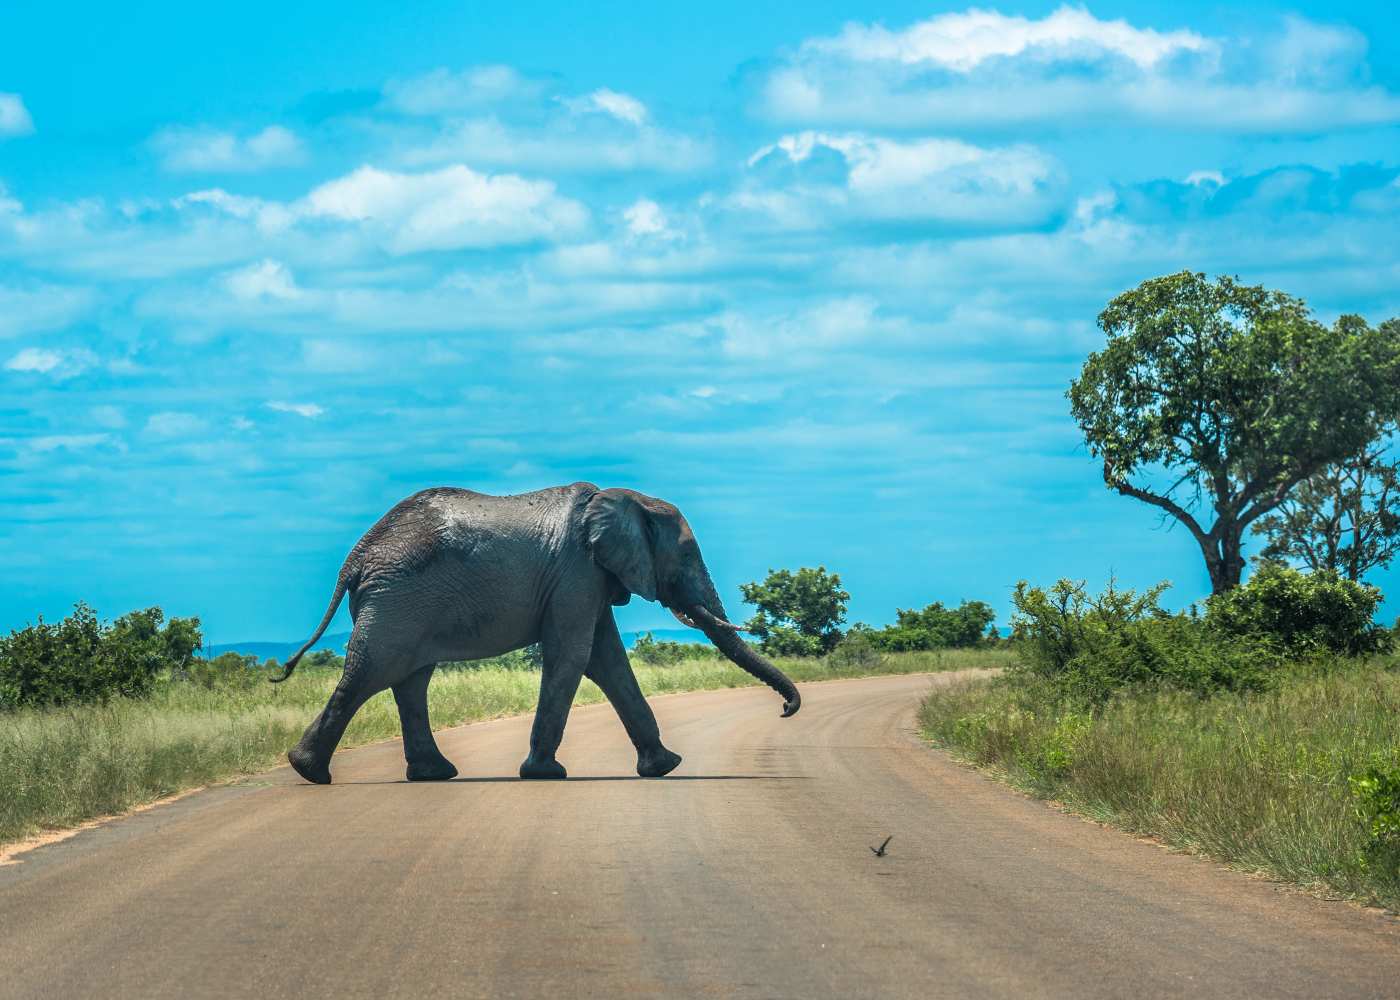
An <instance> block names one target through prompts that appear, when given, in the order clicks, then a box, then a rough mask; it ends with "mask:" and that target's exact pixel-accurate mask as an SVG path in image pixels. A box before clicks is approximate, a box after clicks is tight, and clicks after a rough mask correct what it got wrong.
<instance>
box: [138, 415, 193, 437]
mask: <svg viewBox="0 0 1400 1000" xmlns="http://www.w3.org/2000/svg"><path fill="white" fill-rule="evenodd" d="M206 426H207V425H206V424H205V422H204V420H203V419H201V418H200V417H197V416H195V415H194V414H193V413H184V412H181V411H179V410H165V411H162V412H160V413H152V414H151V415H150V416H149V417H147V418H146V428H145V433H146V434H148V435H150V436H151V437H155V438H177V437H192V436H193V435H196V434H199V433H200V432H202V431H203V430H204V429H205V427H206Z"/></svg>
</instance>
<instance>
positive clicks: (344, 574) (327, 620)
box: [268, 567, 357, 684]
mask: <svg viewBox="0 0 1400 1000" xmlns="http://www.w3.org/2000/svg"><path fill="white" fill-rule="evenodd" d="M348 570H349V567H346V568H345V569H342V570H341V571H340V578H339V579H338V580H337V581H336V584H335V593H334V594H332V595H331V604H330V607H328V608H326V614H325V617H323V618H322V619H321V624H320V625H317V626H316V634H315V635H313V636H312V637H311V638H310V639H307V640H306V645H304V646H302V647H301V648H300V649H298V650H297V651H296V652H295V653H293V654H292V655H291V656H290V657H289V658H288V660H287V663H286V665H285V666H284V667H283V668H282V676H281V677H269V678H268V680H269V681H271V682H272V683H273V684H281V683H282V682H283V681H285V680H286V679H287V678H288V677H290V676H292V671H293V670H295V669H296V666H297V663H298V662H299V661H300V660H301V658H302V657H303V656H304V655H305V654H306V651H307V650H308V649H310V648H311V647H312V646H314V645H316V641H317V640H318V639H320V638H321V633H323V632H325V631H326V629H327V628H329V627H330V624H331V619H332V618H334V617H335V613H336V610H337V609H338V608H339V607H340V602H341V601H342V600H343V599H344V598H345V592H346V591H347V590H349V589H350V583H351V579H352V577H354V576H356V575H357V574H354V573H351V572H348Z"/></svg>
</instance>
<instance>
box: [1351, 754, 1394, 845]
mask: <svg viewBox="0 0 1400 1000" xmlns="http://www.w3.org/2000/svg"><path fill="white" fill-rule="evenodd" d="M1347 783H1348V784H1349V785H1350V786H1351V793H1352V797H1353V800H1354V801H1355V803H1356V815H1357V818H1358V819H1360V820H1361V822H1363V823H1364V824H1366V832H1367V833H1368V834H1369V835H1370V843H1369V844H1368V851H1367V853H1368V855H1369V858H1368V860H1370V861H1378V862H1380V863H1382V864H1386V863H1393V864H1397V865H1400V755H1397V754H1392V755H1391V759H1390V760H1376V761H1374V762H1373V763H1372V765H1371V766H1370V767H1368V768H1367V769H1366V770H1365V771H1363V772H1361V773H1360V774H1354V775H1352V776H1351V777H1349V778H1348V779H1347Z"/></svg>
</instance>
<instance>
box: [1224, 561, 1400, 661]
mask: <svg viewBox="0 0 1400 1000" xmlns="http://www.w3.org/2000/svg"><path fill="white" fill-rule="evenodd" d="M1380 600H1381V593H1380V591H1379V590H1377V589H1376V588H1375V587H1372V586H1369V585H1368V584H1364V583H1357V582H1355V581H1353V580H1348V579H1345V578H1344V577H1340V576H1338V575H1337V574H1336V573H1334V572H1330V571H1327V570H1322V571H1319V572H1316V573H1300V572H1299V571H1298V570H1296V569H1290V568H1289V567H1287V566H1282V565H1279V564H1278V563H1265V564H1263V565H1261V566H1260V567H1259V569H1258V570H1256V571H1255V573H1254V575H1253V576H1252V577H1251V578H1250V580H1249V582H1248V583H1246V584H1244V585H1243V586H1241V587H1237V588H1236V589H1234V590H1232V591H1229V592H1227V593H1224V594H1215V595H1214V596H1212V597H1211V598H1210V599H1209V600H1208V601H1207V602H1206V623H1207V625H1209V626H1210V627H1211V628H1212V629H1213V630H1214V631H1216V632H1218V633H1219V634H1220V635H1221V636H1223V637H1225V638H1226V639H1241V638H1243V639H1248V638H1251V637H1265V638H1268V639H1271V640H1273V641H1274V642H1275V643H1276V645H1277V646H1278V647H1279V649H1280V650H1281V651H1282V652H1283V653H1284V654H1285V655H1287V656H1291V657H1302V656H1308V655H1311V654H1313V653H1319V652H1330V653H1342V654H1347V655H1358V654H1363V653H1373V652H1378V651H1380V650H1382V649H1384V648H1385V647H1386V646H1388V645H1389V643H1390V633H1389V630H1387V629H1385V628H1381V627H1379V626H1377V625H1375V624H1373V623H1372V621H1371V618H1372V616H1373V615H1374V614H1375V612H1376V607H1377V606H1378V605H1379V604H1380Z"/></svg>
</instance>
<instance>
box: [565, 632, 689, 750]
mask: <svg viewBox="0 0 1400 1000" xmlns="http://www.w3.org/2000/svg"><path fill="white" fill-rule="evenodd" d="M588 679H589V680H591V681H592V682H593V683H594V684H597V685H598V687H599V688H600V689H601V690H602V692H603V694H604V695H606V696H607V699H608V701H610V702H612V707H613V709H614V710H615V711H616V712H617V717H618V718H619V719H621V720H622V725H623V726H624V727H625V728H626V730H627V736H628V738H629V739H631V740H632V745H633V746H634V747H636V748H637V773H638V774H639V775H641V776H642V777H643V778H660V777H661V776H662V775H666V774H670V773H671V772H672V771H674V770H675V769H676V768H677V767H679V766H680V763H681V755H680V754H678V753H673V752H671V751H670V750H667V749H666V747H664V746H662V744H661V730H660V729H659V728H658V727H657V725H656V715H655V714H654V713H653V712H652V710H651V706H650V705H648V704H647V700H646V696H645V695H643V694H642V689H641V687H639V686H638V684H637V675H636V674H634V673H633V672H632V663H631V661H630V660H628V659H627V649H626V647H625V646H623V645H622V637H621V636H620V635H619V634H618V631H617V622H616V621H615V620H614V619H613V616H612V611H611V610H605V611H604V612H603V614H602V615H601V616H600V617H599V619H598V627H597V629H596V630H595V631H594V633H593V656H592V658H591V659H590V660H589V661H588Z"/></svg>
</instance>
